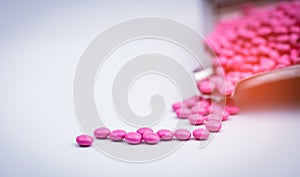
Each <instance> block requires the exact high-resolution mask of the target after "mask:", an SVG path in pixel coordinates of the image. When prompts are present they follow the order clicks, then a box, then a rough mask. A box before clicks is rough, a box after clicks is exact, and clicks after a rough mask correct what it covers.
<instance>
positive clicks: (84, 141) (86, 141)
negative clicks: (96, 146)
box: [76, 135, 94, 147]
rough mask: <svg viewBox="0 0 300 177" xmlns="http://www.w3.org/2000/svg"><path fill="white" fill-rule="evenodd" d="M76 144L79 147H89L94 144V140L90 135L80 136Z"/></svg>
mask: <svg viewBox="0 0 300 177" xmlns="http://www.w3.org/2000/svg"><path fill="white" fill-rule="evenodd" d="M76 142H77V144H78V145H79V146H82V147H88V146H91V145H92V144H93V142H94V138H93V137H91V136H90V135H79V136H77V137H76Z"/></svg>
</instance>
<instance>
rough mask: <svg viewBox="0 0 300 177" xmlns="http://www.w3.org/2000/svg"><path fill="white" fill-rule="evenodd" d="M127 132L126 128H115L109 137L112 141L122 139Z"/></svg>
mask: <svg viewBox="0 0 300 177" xmlns="http://www.w3.org/2000/svg"><path fill="white" fill-rule="evenodd" d="M125 135H126V132H125V131H124V130H114V131H112V132H110V134H109V138H110V139H111V140H112V141H121V140H123V139H124V137H125Z"/></svg>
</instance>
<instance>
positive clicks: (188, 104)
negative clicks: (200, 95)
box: [183, 99, 196, 108]
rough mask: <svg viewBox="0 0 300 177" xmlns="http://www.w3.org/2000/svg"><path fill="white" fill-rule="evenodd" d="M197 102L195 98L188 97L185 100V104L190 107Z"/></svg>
mask: <svg viewBox="0 0 300 177" xmlns="http://www.w3.org/2000/svg"><path fill="white" fill-rule="evenodd" d="M195 103H196V100H194V99H187V100H184V101H183V104H185V105H186V107H188V108H190V107H192V106H193V105H194V104H195Z"/></svg>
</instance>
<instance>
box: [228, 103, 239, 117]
mask: <svg viewBox="0 0 300 177" xmlns="http://www.w3.org/2000/svg"><path fill="white" fill-rule="evenodd" d="M225 109H226V111H228V112H229V114H230V115H235V114H237V113H238V112H239V111H240V108H239V107H237V106H234V105H226V107H225Z"/></svg>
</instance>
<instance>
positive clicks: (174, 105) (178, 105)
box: [172, 102, 187, 111]
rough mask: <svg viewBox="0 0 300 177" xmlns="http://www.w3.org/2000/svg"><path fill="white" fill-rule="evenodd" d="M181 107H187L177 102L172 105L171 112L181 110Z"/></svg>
mask: <svg viewBox="0 0 300 177" xmlns="http://www.w3.org/2000/svg"><path fill="white" fill-rule="evenodd" d="M182 107H187V106H186V105H185V104H184V103H182V102H177V103H174V104H173V105H172V109H173V111H176V110H177V109H179V108H182Z"/></svg>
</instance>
